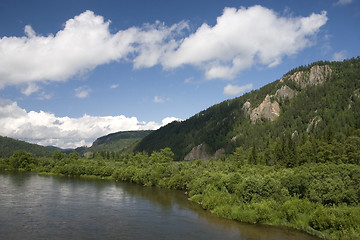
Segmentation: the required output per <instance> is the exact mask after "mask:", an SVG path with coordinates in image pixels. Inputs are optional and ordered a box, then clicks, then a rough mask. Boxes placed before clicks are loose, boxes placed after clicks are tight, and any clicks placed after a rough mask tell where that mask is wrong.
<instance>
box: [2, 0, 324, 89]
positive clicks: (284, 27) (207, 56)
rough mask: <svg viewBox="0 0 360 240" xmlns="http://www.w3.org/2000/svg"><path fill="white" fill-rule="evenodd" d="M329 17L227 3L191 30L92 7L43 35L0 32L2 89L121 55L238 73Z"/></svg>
mask: <svg viewBox="0 0 360 240" xmlns="http://www.w3.org/2000/svg"><path fill="white" fill-rule="evenodd" d="M326 22H327V16H326V12H325V11H324V12H322V13H321V14H315V13H313V14H311V15H310V16H308V17H282V16H279V15H278V14H277V13H276V12H274V11H273V10H270V9H267V8H265V7H262V6H253V7H249V8H240V9H235V8H225V9H224V12H223V14H222V15H221V16H219V17H218V18H217V23H216V25H215V26H209V25H207V24H206V23H204V24H203V25H202V26H201V27H199V28H198V29H197V30H196V31H195V32H194V33H192V34H190V35H188V36H185V35H184V34H185V31H184V30H188V29H189V27H188V24H187V22H184V21H182V22H179V23H177V24H174V25H172V26H166V25H165V24H164V23H161V22H159V21H157V22H155V24H144V25H143V26H142V27H131V28H128V29H125V30H120V31H118V32H116V33H111V32H110V30H109V25H110V21H105V20H104V18H103V17H102V16H99V15H95V14H94V13H93V12H92V11H85V12H84V13H81V14H80V15H78V16H75V17H74V18H72V19H69V20H68V21H66V23H65V24H64V28H63V29H62V30H60V31H58V32H57V33H56V34H55V35H51V34H50V35H47V36H42V35H39V34H37V33H36V32H35V30H34V29H33V28H32V27H31V26H30V25H26V26H25V29H24V32H25V36H23V37H6V36H4V37H2V38H0V89H1V88H4V87H6V86H9V85H23V84H29V87H28V88H27V89H26V90H24V91H23V92H24V94H31V93H32V92H33V91H36V90H38V89H36V88H34V86H36V85H31V84H40V83H42V82H51V81H67V80H68V79H69V78H71V77H73V76H75V75H79V74H80V75H81V74H85V73H86V72H88V71H91V70H92V69H94V68H96V67H97V66H99V65H102V64H106V63H110V62H113V61H120V60H123V61H130V62H132V63H133V67H134V69H138V68H144V67H147V68H148V67H153V66H154V65H157V64H160V65H162V66H163V68H164V69H171V68H177V67H180V66H182V65H185V64H187V65H193V66H197V67H200V68H201V69H203V70H204V71H205V76H206V78H208V79H213V78H225V79H226V78H234V77H235V76H236V75H237V74H238V73H239V72H240V71H242V70H243V69H246V68H250V67H251V66H253V65H254V64H262V65H266V66H269V67H271V66H275V65H277V64H279V63H280V62H281V61H282V59H283V57H284V56H288V55H292V54H296V53H297V52H299V51H300V50H302V49H304V48H306V47H309V46H311V45H312V44H313V41H312V37H313V36H315V34H316V33H317V32H318V31H319V29H320V27H321V26H323V25H324V24H325V23H326ZM31 86H32V87H31Z"/></svg>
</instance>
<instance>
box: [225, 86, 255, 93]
mask: <svg viewBox="0 0 360 240" xmlns="http://www.w3.org/2000/svg"><path fill="white" fill-rule="evenodd" d="M252 88H253V85H252V84H251V83H249V84H246V85H244V86H236V85H232V84H228V85H226V87H224V95H228V96H235V95H240V94H241V93H244V92H246V91H249V90H251V89H252Z"/></svg>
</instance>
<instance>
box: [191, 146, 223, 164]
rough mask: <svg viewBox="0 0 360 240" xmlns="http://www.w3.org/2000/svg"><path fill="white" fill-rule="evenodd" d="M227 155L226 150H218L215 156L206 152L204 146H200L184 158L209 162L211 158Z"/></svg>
mask: <svg viewBox="0 0 360 240" xmlns="http://www.w3.org/2000/svg"><path fill="white" fill-rule="evenodd" d="M224 153H225V149H223V148H220V149H218V150H217V151H216V152H215V154H214V155H213V156H211V154H209V153H208V152H207V151H206V147H205V145H204V144H200V145H198V146H196V147H193V149H191V151H190V152H189V153H188V154H187V155H186V156H185V157H184V160H198V159H200V160H207V159H209V158H211V157H213V158H219V157H220V156H221V155H222V154H224Z"/></svg>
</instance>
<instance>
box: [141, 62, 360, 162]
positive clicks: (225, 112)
mask: <svg viewBox="0 0 360 240" xmlns="http://www.w3.org/2000/svg"><path fill="white" fill-rule="evenodd" d="M324 64H326V65H329V66H330V68H331V69H332V74H331V76H330V77H329V78H328V79H326V81H325V82H324V83H322V84H319V85H316V86H308V87H305V88H303V89H299V88H298V87H297V85H296V83H295V82H294V81H293V80H291V79H289V78H286V77H285V76H287V75H289V74H292V73H293V72H296V71H300V70H301V71H309V70H310V69H311V67H312V66H314V65H324ZM285 76H284V79H283V81H279V80H278V81H275V82H272V83H270V84H267V85H266V86H264V87H262V88H260V89H258V90H254V91H251V92H249V93H246V94H244V95H242V96H240V97H237V98H234V99H231V100H227V101H224V102H221V103H219V104H216V105H214V106H212V107H209V108H208V109H206V110H204V111H202V112H200V113H198V114H196V115H194V116H192V117H191V118H189V119H187V120H186V121H182V122H173V123H171V124H169V125H167V126H164V127H162V128H160V129H159V130H157V131H154V132H152V133H150V134H149V135H147V136H146V137H145V138H143V139H142V141H141V142H140V143H139V144H138V145H137V146H136V147H135V151H138V152H142V151H146V152H152V151H159V150H160V149H162V148H165V147H170V148H171V149H172V151H173V152H174V154H175V160H182V159H184V157H185V156H186V154H188V153H189V152H190V151H191V150H192V148H194V147H196V146H198V145H200V144H204V145H206V147H207V149H208V152H209V154H214V153H215V152H216V151H217V150H219V149H221V148H223V149H224V150H225V152H226V153H227V154H231V153H233V152H234V151H235V149H236V148H238V147H242V148H243V149H244V150H245V151H246V152H247V151H248V150H249V149H250V148H251V147H254V145H255V147H256V149H258V150H259V151H263V150H265V148H267V147H268V144H273V143H274V142H276V141H278V139H281V138H283V136H284V135H287V136H288V135H292V134H298V135H299V136H302V135H304V136H305V137H307V135H312V137H314V138H317V139H319V138H321V137H322V136H323V135H325V134H327V133H326V132H327V131H331V130H332V131H333V133H334V135H335V136H334V138H335V139H339V138H340V139H341V140H344V139H345V138H347V137H349V136H350V135H352V134H353V133H352V132H353V131H354V130H356V129H359V128H358V127H356V126H357V125H359V119H360V58H359V57H358V58H353V59H349V60H346V61H344V62H316V63H313V64H311V65H309V66H305V67H299V68H297V69H294V70H292V71H290V72H289V73H288V74H285ZM284 85H287V86H288V87H291V88H292V89H293V90H296V91H297V92H296V96H295V97H294V98H292V99H290V100H289V99H285V100H278V99H277V101H278V102H279V105H280V116H279V117H278V118H277V119H276V120H275V121H269V120H266V119H262V120H261V121H260V120H259V121H257V123H256V124H251V121H250V119H249V117H246V116H245V114H244V112H243V109H242V107H243V105H244V103H245V102H246V101H249V102H250V103H251V107H252V108H255V107H257V106H259V104H260V103H261V102H262V101H263V100H264V99H265V97H266V95H274V94H275V92H276V91H277V90H278V89H281V87H283V86H284ZM273 100H274V99H273ZM297 144H299V143H297ZM300 144H301V142H300Z"/></svg>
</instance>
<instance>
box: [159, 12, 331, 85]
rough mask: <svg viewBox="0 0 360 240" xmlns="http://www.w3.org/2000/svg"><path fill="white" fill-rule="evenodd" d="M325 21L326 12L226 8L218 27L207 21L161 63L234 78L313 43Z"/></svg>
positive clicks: (217, 76) (214, 76) (268, 64)
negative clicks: (296, 13) (298, 14)
mask: <svg viewBox="0 0 360 240" xmlns="http://www.w3.org/2000/svg"><path fill="white" fill-rule="evenodd" d="M326 22H327V17H326V12H325V11H323V12H322V13H321V14H315V13H313V14H311V15H310V16H309V17H281V16H279V15H278V14H277V13H276V12H274V11H273V10H270V9H267V8H265V7H262V6H253V7H249V8H240V9H238V10H237V9H235V8H225V9H224V12H223V15H221V16H220V17H218V18H217V23H216V24H215V26H213V27H211V26H209V25H207V24H206V23H204V24H203V25H202V26H201V27H200V28H198V29H197V31H196V32H195V33H193V34H191V35H190V36H188V37H186V38H185V39H184V40H183V41H182V42H181V44H180V45H179V47H178V48H177V49H176V50H175V51H172V52H168V53H167V54H166V55H165V57H164V58H163V61H162V64H163V66H164V67H165V68H175V67H179V66H181V65H184V64H189V65H196V66H199V67H201V68H202V69H204V70H205V76H206V78H208V79H213V78H234V77H235V76H236V74H238V73H239V72H240V71H241V70H243V69H246V68H249V67H251V66H252V65H254V64H256V63H257V64H263V65H267V66H269V67H271V66H275V65H277V64H279V63H280V62H281V60H282V58H283V57H284V56H288V55H293V54H296V53H297V52H299V51H300V50H302V49H304V48H306V47H309V46H311V45H312V44H313V42H312V40H311V37H313V36H314V35H315V34H316V32H318V31H319V28H320V27H321V26H323V25H324V24H325V23H326Z"/></svg>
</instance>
